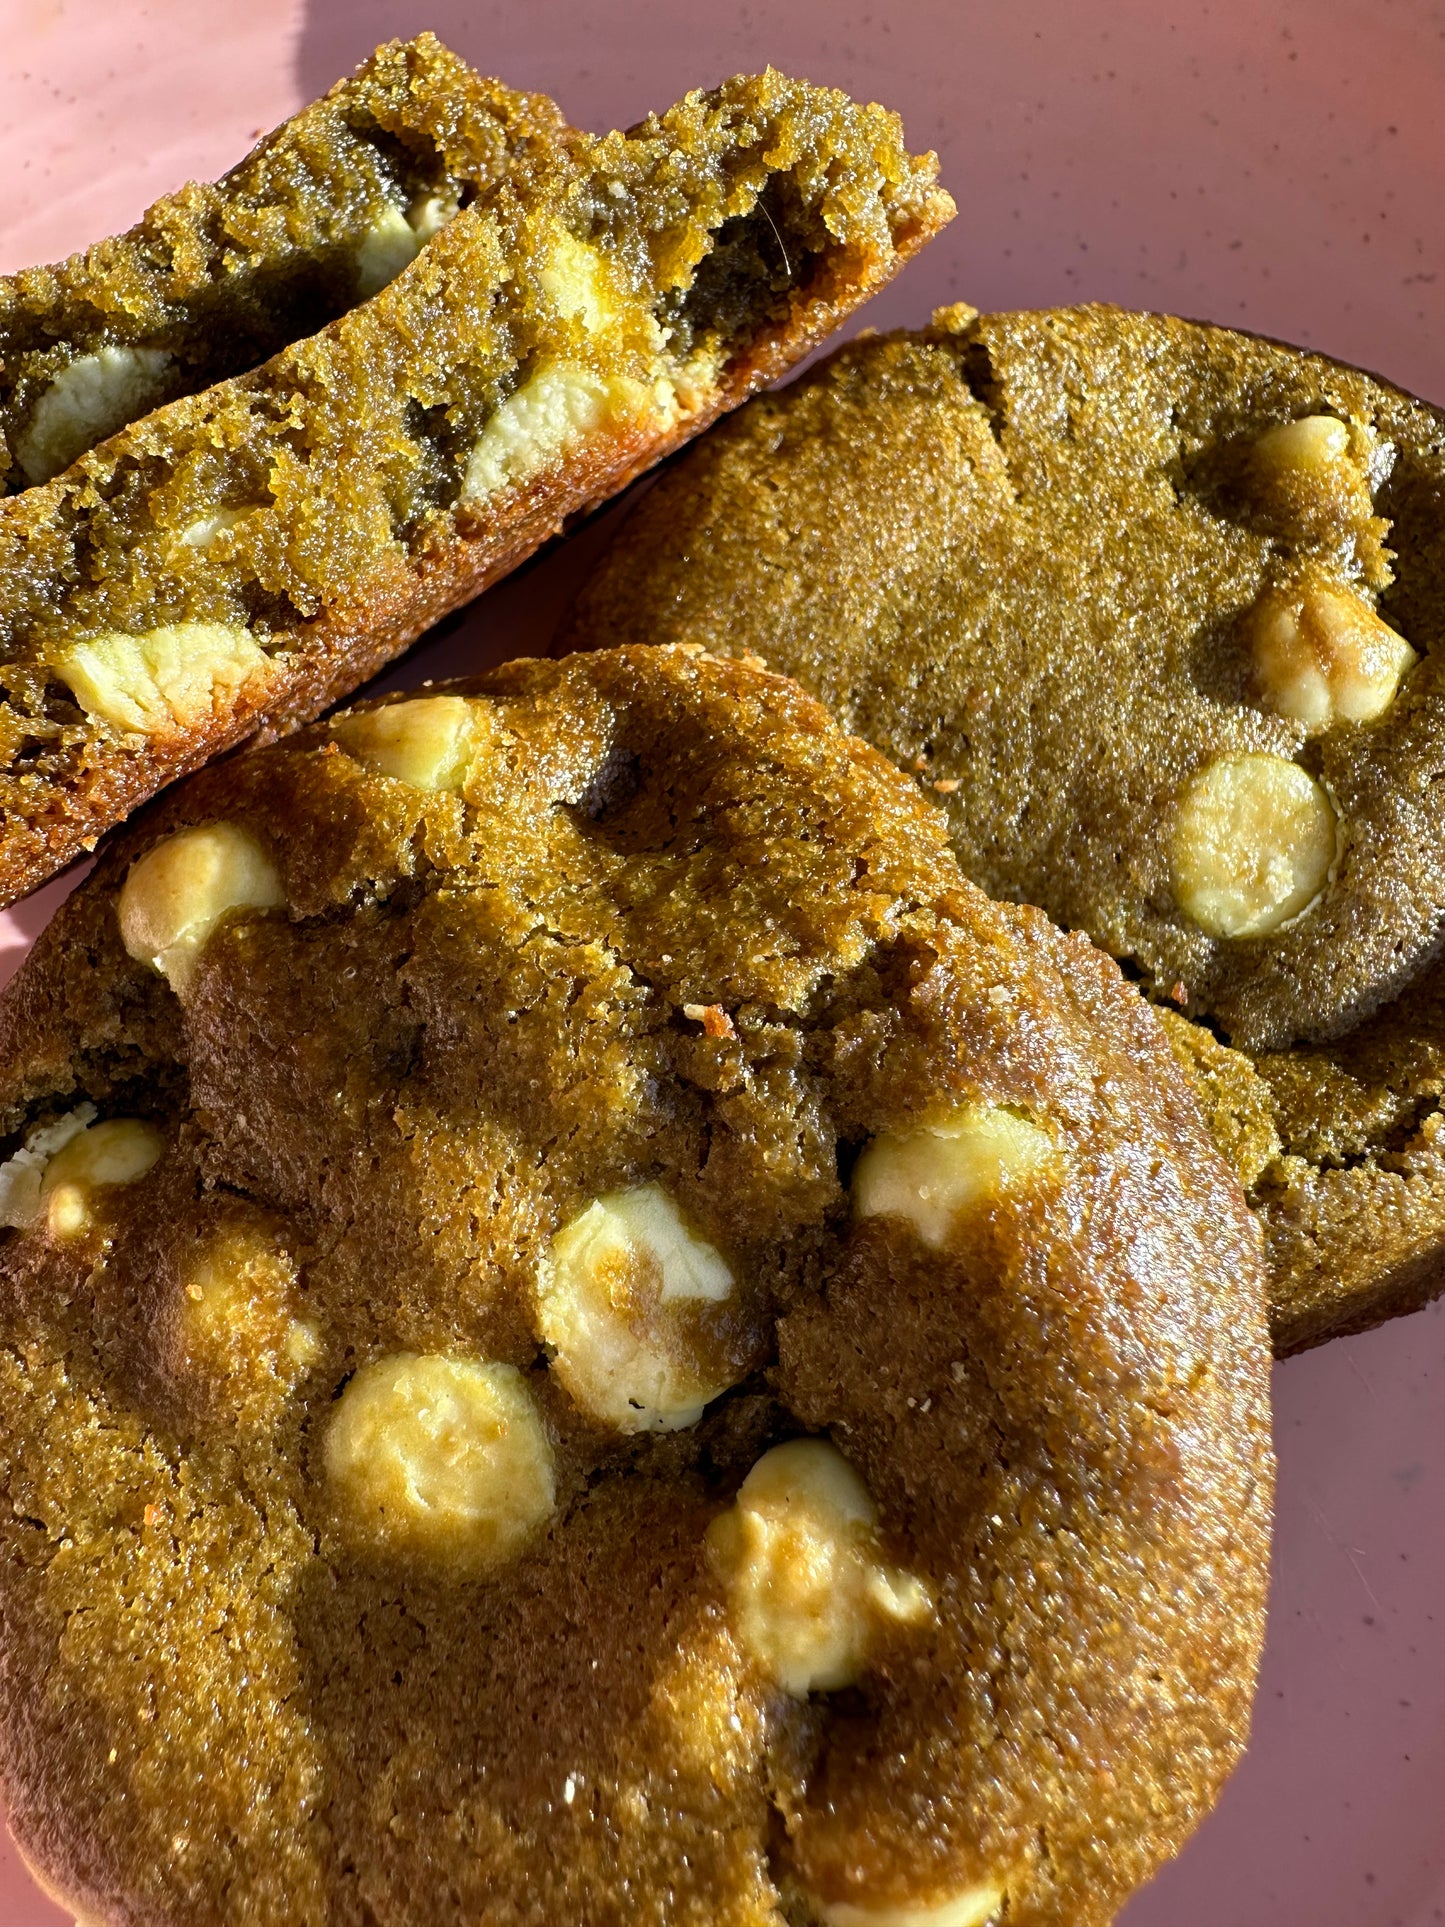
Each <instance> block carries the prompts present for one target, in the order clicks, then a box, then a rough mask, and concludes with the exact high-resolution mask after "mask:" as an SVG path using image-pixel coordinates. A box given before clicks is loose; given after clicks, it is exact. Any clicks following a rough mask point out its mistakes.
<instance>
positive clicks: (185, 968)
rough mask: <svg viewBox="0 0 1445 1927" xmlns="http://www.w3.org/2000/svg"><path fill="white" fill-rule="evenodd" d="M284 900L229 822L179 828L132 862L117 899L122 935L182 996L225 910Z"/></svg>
mask: <svg viewBox="0 0 1445 1927" xmlns="http://www.w3.org/2000/svg"><path fill="white" fill-rule="evenodd" d="M285 901H286V896H285V892H284V890H283V889H282V887H281V878H280V876H279V875H278V874H277V871H276V867H275V865H274V864H273V863H272V862H271V860H270V858H269V857H268V856H267V855H266V853H265V851H264V850H263V849H262V848H261V846H260V844H259V843H258V842H257V841H256V839H255V838H254V837H253V836H251V835H249V834H248V833H247V832H246V831H245V830H242V829H239V828H238V827H237V826H236V825H235V824H234V823H207V824H203V825H202V826H200V827H199V828H197V829H192V830H178V831H177V832H176V834H175V835H174V836H168V837H167V838H166V839H165V840H164V842H161V843H157V844H156V846H155V848H154V849H151V850H147V851H146V853H145V855H144V856H143V857H141V858H140V859H139V860H138V861H137V862H135V863H133V864H132V865H131V868H130V873H129V875H128V876H127V877H126V880H125V884H124V887H123V888H122V890H121V893H120V900H119V902H118V903H117V905H116V915H117V917H118V918H119V921H120V935H121V941H122V943H123V944H124V945H125V947H126V949H127V951H128V952H129V953H130V955H131V956H132V957H134V958H136V959H137V960H138V961H139V962H142V963H148V964H149V965H150V966H151V968H152V969H154V970H158V971H159V972H160V973H161V975H162V976H163V977H164V978H166V980H167V981H168V982H169V984H170V986H171V988H172V989H173V990H174V991H175V993H176V995H177V996H178V997H181V998H184V997H185V995H186V994H187V992H188V991H189V989H190V986H191V981H192V979H193V977H194V975H195V970H196V964H197V961H198V960H199V957H200V954H201V951H202V949H203V948H204V947H205V943H206V940H207V938H208V937H209V936H210V935H211V932H212V931H213V930H214V929H215V928H216V925H217V924H218V923H219V922H220V921H221V919H222V918H223V917H224V916H225V915H226V913H227V912H228V911H230V910H272V909H277V908H279V907H280V905H282V904H283V903H284V902H285Z"/></svg>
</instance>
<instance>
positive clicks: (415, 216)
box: [356, 194, 457, 301]
mask: <svg viewBox="0 0 1445 1927" xmlns="http://www.w3.org/2000/svg"><path fill="white" fill-rule="evenodd" d="M456 211H457V198H456V195H455V194H429V195H427V196H426V197H425V198H424V199H422V200H419V201H414V202H413V203H412V205H411V206H410V207H409V208H408V209H407V210H406V212H405V213H403V212H402V210H401V209H400V208H399V207H397V206H396V205H395V203H394V202H388V204H387V206H386V207H385V208H384V209H383V210H382V212H381V213H380V214H378V215H377V217H376V219H375V220H374V221H373V222H372V224H371V226H370V227H369V228H368V229H367V231H366V235H365V237H364V239H363V240H362V243H361V246H360V247H359V248H358V249H357V251H356V292H357V294H358V296H359V297H360V298H361V299H362V300H363V301H369V300H370V299H371V297H372V295H374V294H379V293H380V292H381V290H382V289H383V288H384V287H385V286H386V284H387V283H388V282H389V281H394V280H395V279H396V277H397V276H398V275H399V274H400V273H401V271H402V269H403V268H407V267H410V266H411V264H412V262H413V261H414V260H415V259H416V257H417V256H418V255H419V254H420V253H421V251H422V249H423V248H424V247H425V246H426V244H427V242H428V241H430V240H431V238H432V236H433V235H434V234H439V233H440V232H441V230H442V229H443V228H444V227H445V226H446V224H447V222H448V221H450V220H451V218H452V217H453V215H454V214H455V213H456Z"/></svg>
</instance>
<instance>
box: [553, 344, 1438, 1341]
mask: <svg viewBox="0 0 1445 1927" xmlns="http://www.w3.org/2000/svg"><path fill="white" fill-rule="evenodd" d="M1442 507H1445V431H1442V423H1441V417H1440V416H1439V414H1438V413H1437V411H1436V410H1434V409H1432V408H1430V407H1428V406H1427V405H1426V404H1425V403H1423V402H1419V401H1416V400H1413V399H1412V398H1410V397H1409V396H1406V395H1403V394H1401V393H1400V392H1399V391H1398V390H1395V389H1392V388H1390V387H1388V386H1387V385H1386V384H1384V383H1382V382H1379V381H1376V380H1374V379H1372V378H1371V377H1369V376H1367V375H1363V374H1360V373H1359V372H1358V371H1356V370H1353V369H1348V368H1344V367H1341V366H1340V365H1339V364H1337V363H1334V362H1330V361H1327V360H1325V359H1323V358H1322V357H1320V356H1317V355H1309V354H1305V353H1303V352H1302V351H1300V350H1297V349H1292V348H1288V347H1284V346H1281V345H1279V344H1276V343H1273V342H1268V341H1263V340H1260V339H1258V338H1255V337H1252V336H1246V335H1241V334H1236V333H1232V332H1230V331H1228V330H1226V329H1220V328H1212V327H1206V326H1202V325H1197V324H1194V323H1189V322H1183V321H1177V320H1173V319H1171V318H1169V317H1166V316H1159V315H1147V314H1128V313H1123V312H1121V311H1119V310H1116V309H1109V308H1101V307H1091V308H1079V309H1069V310H1061V311H1056V312H1050V313H1039V314H1013V315H993V316H974V315H972V313H971V312H970V311H963V310H951V311H945V312H944V313H943V314H942V315H940V316H939V317H938V318H937V320H936V324H935V326H934V327H933V328H932V329H929V330H926V331H924V332H922V333H920V334H907V335H895V336H888V337H885V338H876V337H875V338H869V339H865V340H862V341H860V342H857V343H855V344H853V345H852V346H850V347H847V348H845V349H843V350H841V351H840V352H839V353H838V354H836V355H834V356H833V357H832V358H831V359H830V360H828V361H826V362H824V363H823V364H822V365H821V366H820V367H819V368H818V369H816V370H815V371H814V372H813V373H812V374H811V375H809V376H808V377H807V378H806V379H805V380H803V381H801V382H799V383H798V384H796V385H795V386H794V387H792V388H791V389H788V390H786V391H785V392H783V393H782V394H779V395H772V396H767V397H764V398H763V399H761V400H760V401H758V402H756V403H754V404H753V405H752V406H751V407H750V408H749V409H748V410H747V411H745V413H744V414H743V415H741V416H739V417H738V418H737V419H736V420H735V421H734V422H732V423H731V424H729V425H728V426H727V427H726V428H724V429H722V430H720V431H719V433H718V434H716V435H715V436H712V437H710V438H709V439H708V441H707V442H706V444H705V445H703V446H701V447H700V448H699V449H697V450H696V451H695V452H694V453H693V454H692V455H691V456H690V457H689V459H688V460H687V461H685V462H682V463H680V464H679V465H678V466H677V467H676V468H675V469H674V470H673V471H672V473H671V474H670V475H669V476H667V477H665V478H664V480H663V481H662V482H661V483H660V484H659V485H658V487H657V488H655V489H654V490H653V491H652V492H651V493H650V494H649V495H647V496H646V497H644V498H643V500H642V502H641V504H640V506H639V507H638V509H637V511H636V512H635V513H634V515H633V516H632V517H631V519H630V521H629V522H628V523H627V524H626V525H625V527H624V529H623V531H622V533H621V534H620V536H619V537H618V539H617V540H616V542H615V543H614V545H613V547H612V548H611V550H610V551H609V552H608V554H607V555H606V556H605V557H604V559H603V561H602V563H601V564H600V566H599V569H598V571H597V573H596V574H595V575H594V576H593V578H592V580H591V581H590V582H589V583H588V585H587V586H586V587H585V589H584V590H583V592H582V595H581V598H580V599H579V603H578V605H577V607H576V609H575V610H574V612H573V616H572V619H571V621H570V623H569V624H568V625H567V628H566V630H565V633H564V638H563V639H564V642H566V643H568V644H571V645H584V646H591V645H597V644H607V643H617V642H626V641H629V640H631V639H633V638H634V637H641V636H647V637H649V638H651V639H655V640H657V641H660V642H668V641H685V642H691V643H694V644H702V645H706V646H709V647H716V648H719V649H727V650H731V651H733V652H734V653H739V654H741V653H743V652H746V651H748V650H754V651H757V652H758V653H760V654H761V655H763V656H764V657H766V658H767V660H768V661H769V662H771V663H772V664H773V665H774V666H776V667H778V668H781V669H783V670H785V671H787V672H788V673H790V674H793V675H796V676H798V677H799V678H800V679H801V680H802V681H803V682H804V683H805V684H806V685H807V686H808V687H809V688H810V689H812V690H813V691H814V692H815V693H816V694H818V695H820V696H821V697H823V699H824V700H825V701H827V702H828V703H829V704H830V705H831V706H832V707H833V709H834V710H835V712H836V713H837V714H838V715H839V717H840V719H841V720H842V721H843V722H844V724H845V726H847V727H849V728H853V729H857V730H858V731H859V732H860V733H861V734H863V735H864V736H865V737H867V738H868V740H869V741H871V742H873V743H875V744H876V745H877V746H878V747H879V748H881V749H883V750H886V751H887V752H888V754H889V755H891V756H892V757H893V758H894V759H895V760H896V761H897V762H898V763H900V764H901V765H902V766H903V767H904V768H905V769H907V770H909V771H910V772H911V773H912V774H913V775H914V778H915V780H916V781H917V782H918V783H919V784H920V786H921V787H922V788H923V789H924V790H926V791H927V792H928V793H929V794H931V795H933V796H934V797H936V798H937V800H938V801H939V803H940V804H941V806H942V808H943V810H944V811H945V813H946V815H947V818H948V822H949V827H950V831H951V833H952V837H953V842H954V847H955V850H956V851H957V853H958V855H959V858H960V860H961V862H962V864H963V867H964V869H965V871H966V872H967V873H968V874H969V875H970V876H971V877H973V878H974V880H975V881H977V882H979V883H980V884H982V885H983V886H984V887H985V888H986V889H988V890H989V891H990V892H992V893H994V894H996V895H999V896H1003V897H1009V898H1014V899H1021V900H1025V901H1028V902H1032V903H1037V904H1039V905H1041V906H1042V907H1043V908H1044V909H1045V910H1047V911H1048V912H1049V914H1050V915H1051V916H1052V917H1054V918H1055V919H1056V920H1057V921H1058V922H1060V923H1062V924H1064V925H1066V926H1069V927H1077V928H1082V929H1084V930H1086V931H1087V932H1088V933H1089V934H1090V935H1091V936H1092V937H1093V938H1094V939H1095V941H1096V942H1099V943H1101V944H1102V945H1103V946H1104V947H1105V948H1106V949H1108V950H1110V951H1111V952H1113V953H1114V954H1115V955H1116V956H1119V957H1121V958H1124V959H1127V960H1128V962H1129V965H1130V966H1131V967H1132V968H1133V969H1134V970H1136V971H1137V972H1138V973H1139V974H1140V975H1141V976H1142V978H1143V980H1144V982H1145V984H1146V986H1147V987H1148V988H1149V989H1150V991H1151V993H1152V994H1153V995H1154V996H1155V997H1157V998H1159V999H1160V1000H1162V1001H1166V1002H1169V1001H1172V1002H1174V1003H1176V1004H1177V1005H1178V1006H1179V1007H1180V1008H1181V1009H1182V1010H1183V1011H1185V1012H1186V1013H1187V1015H1188V1016H1189V1017H1190V1018H1192V1019H1203V1020H1205V1022H1206V1024H1207V1025H1208V1026H1209V1029H1208V1030H1201V1029H1196V1032H1195V1034H1194V1036H1193V1037H1192V1038H1191V1037H1187V1036H1184V1035H1183V1034H1182V1033H1180V1036H1181V1048H1183V1049H1184V1051H1185V1054H1186V1056H1187V1057H1188V1058H1189V1059H1190V1061H1192V1062H1193V1061H1202V1059H1203V1058H1206V1057H1209V1056H1210V1054H1211V1052H1212V1051H1213V1050H1214V1049H1215V1048H1216V1045H1215V1038H1214V1036H1212V1035H1211V1034H1210V1032H1211V1031H1214V1032H1218V1033H1222V1035H1223V1036H1224V1037H1225V1038H1226V1039H1227V1040H1228V1041H1229V1042H1230V1043H1232V1044H1234V1045H1235V1046H1237V1047H1239V1048H1240V1049H1241V1050H1244V1051H1246V1052H1247V1053H1248V1056H1249V1058H1251V1059H1253V1060H1254V1067H1255V1069H1256V1070H1257V1072H1258V1076H1257V1077H1256V1076H1255V1075H1254V1074H1253V1073H1252V1071H1251V1066H1250V1064H1249V1063H1248V1062H1247V1061H1245V1060H1244V1059H1239V1060H1236V1064H1235V1068H1234V1070H1233V1071H1232V1072H1231V1073H1230V1082H1231V1089H1232V1090H1234V1091H1235V1095H1236V1096H1242V1099H1243V1101H1244V1105H1245V1108H1244V1111H1243V1112H1242V1113H1239V1114H1235V1113H1234V1112H1233V1111H1231V1109H1230V1106H1229V1105H1228V1104H1226V1105H1224V1107H1223V1109H1222V1110H1221V1111H1220V1112H1219V1114H1220V1116H1221V1118H1222V1119H1223V1118H1225V1117H1227V1118H1228V1123H1227V1125H1226V1128H1225V1130H1224V1133H1223V1138H1222V1141H1223V1142H1226V1143H1228V1142H1230V1141H1233V1142H1235V1143H1237V1144H1240V1145H1241V1147H1242V1149H1243V1152H1244V1155H1243V1156H1242V1157H1241V1160H1240V1162H1239V1165H1238V1169H1239V1173H1240V1176H1241V1178H1242V1179H1243V1180H1244V1181H1245V1182H1246V1184H1247V1185H1248V1186H1249V1187H1250V1195H1251V1199H1252V1202H1254V1203H1255V1204H1256V1206H1257V1207H1258V1208H1259V1209H1260V1210H1261V1211H1262V1213H1263V1214H1264V1216H1265V1220H1266V1229H1267V1236H1268V1239H1269V1243H1270V1248H1271V1254H1272V1260H1273V1271H1274V1287H1273V1295H1274V1328H1275V1336H1276V1342H1277V1344H1278V1345H1279V1346H1280V1348H1281V1349H1286V1350H1288V1349H1293V1348H1295V1347H1296V1346H1298V1345H1301V1344H1305V1343H1310V1342H1313V1341H1315V1340H1317V1339H1319V1338H1322V1337H1326V1336H1329V1335H1330V1334H1331V1333H1332V1332H1334V1331H1338V1330H1345V1329H1352V1328H1355V1327H1358V1326H1361V1325H1367V1324H1372V1323H1374V1322H1377V1320H1378V1319H1380V1318H1381V1317H1384V1316H1387V1315H1389V1313H1391V1312H1393V1311H1396V1310H1400V1309H1406V1308H1409V1307H1410V1306H1412V1305H1414V1304H1417V1303H1419V1302H1420V1301H1421V1299H1422V1297H1424V1296H1425V1295H1428V1293H1429V1291H1430V1290H1431V1289H1433V1288H1434V1286H1435V1282H1436V1280H1437V1279H1438V1277H1439V1275H1440V1272H1441V1248H1442V1244H1445V1186H1442V1183H1441V1181H1440V1180H1441V1174H1440V1173H1437V1172H1435V1171H1434V1169H1433V1157H1434V1153H1433V1148H1432V1147H1433V1137H1432V1138H1431V1140H1430V1143H1429V1144H1426V1143H1425V1142H1424V1141H1423V1140H1421V1139H1419V1137H1418V1127H1419V1126H1420V1124H1421V1123H1422V1122H1425V1121H1428V1119H1430V1118H1433V1117H1434V1100H1433V1097H1428V1102H1427V1108H1426V1109H1425V1110H1423V1111H1422V1110H1420V1109H1419V1108H1418V1106H1419V1104H1420V1103H1421V1102H1422V1101H1423V1100H1426V1099H1427V1093H1426V1092H1425V1091H1424V1088H1423V1085H1422V1084H1421V1080H1420V1066H1419V1063H1418V1061H1417V1064H1416V1069H1415V1070H1413V1071H1412V1072H1411V1073H1410V1074H1409V1076H1408V1077H1407V1078H1406V1080H1405V1081H1404V1082H1403V1083H1402V1082H1401V1081H1400V1078H1399V1076H1398V1075H1397V1071H1398V1066H1399V1061H1400V1049H1399V1045H1400V1032H1401V1028H1402V1026H1403V1027H1404V1029H1405V1030H1406V1031H1407V1032H1408V1031H1409V1030H1410V1027H1411V1024H1412V1021H1413V1017H1414V1014H1415V1013H1416V1011H1417V1009H1418V1008H1419V1007H1420V1000H1421V999H1424V1001H1426V1002H1428V1001H1430V1000H1431V997H1432V995H1433V993H1427V992H1425V991H1424V989H1423V988H1421V985H1422V981H1423V980H1422V973H1424V972H1426V971H1428V970H1429V969H1430V968H1431V966H1432V962H1433V959H1434V956H1435V953H1436V951H1437V949H1438V943H1439V931H1440V929H1441V927H1442V915H1445V842H1442V839H1441V837H1440V834H1439V808H1438V796H1439V794H1440V789H1441V785H1442V783H1445V701H1442V698H1441V693H1440V679H1441V675H1442V673H1445V669H1442V663H1445V656H1442V654H1441V652H1440V651H1439V650H1438V648H1437V641H1438V639H1439V638H1440V636H1441V635H1442V633H1445V512H1442ZM1422 1022H1423V1017H1422ZM1381 1026H1383V1029H1382V1028H1381ZM1422 1053H1423V1054H1424V1056H1426V1057H1428V1058H1429V1062H1430V1065H1431V1066H1432V1067H1433V1068H1431V1069H1429V1071H1428V1078H1434V1079H1437V1080H1438V1078H1439V1076H1440V1073H1441V1072H1442V1071H1445V1058H1442V1057H1440V1055H1439V1054H1438V1053H1437V1052H1436V1051H1435V1049H1434V1047H1433V1045H1430V1044H1428V1043H1427V1042H1425V1041H1423V1040H1421V1041H1420V1043H1419V1045H1418V1048H1417V1047H1414V1046H1412V1049H1411V1055H1412V1056H1413V1058H1414V1059H1415V1060H1420V1058H1421V1056H1422ZM1340 1064H1344V1065H1345V1066H1346V1067H1347V1068H1346V1069H1344V1070H1343V1071H1341V1070H1338V1069H1337V1068H1336V1067H1337V1066H1338V1065H1340ZM1209 1074H1210V1075H1211V1076H1215V1073H1214V1072H1211V1073H1209ZM1341 1077H1344V1078H1346V1079H1347V1080H1355V1081H1356V1082H1359V1081H1360V1080H1363V1084H1364V1085H1365V1086H1366V1087H1367V1091H1353V1092H1352V1094H1351V1095H1350V1096H1349V1097H1348V1098H1344V1099H1342V1098H1341V1096H1340V1091H1339V1086H1340V1080H1341ZM1428 1078H1427V1081H1428ZM1261 1080H1262V1081H1261ZM1326 1087H1328V1088H1326ZM1212 1088H1213V1091H1214V1096H1215V1098H1216V1100H1217V1098H1218V1095H1219V1086H1218V1081H1217V1076H1216V1077H1215V1083H1214V1085H1213V1087H1212ZM1432 1088H1433V1087H1432ZM1231 1101H1232V1100H1231ZM1342 1103H1344V1104H1345V1106H1346V1108H1348V1109H1349V1110H1350V1112H1351V1122H1350V1124H1349V1125H1348V1127H1347V1128H1337V1125H1339V1123H1340V1119H1339V1112H1340V1107H1341V1104H1342ZM1216 1108H1217V1109H1218V1106H1217V1104H1216ZM1432 1129H1433V1126H1432ZM1244 1140H1248V1142H1247V1143H1245V1142H1244ZM1402 1153H1403V1154H1404V1155H1405V1157H1406V1158H1407V1159H1413V1161H1414V1164H1415V1165H1416V1166H1419V1167H1420V1168H1419V1169H1412V1170H1407V1169H1406V1168H1405V1166H1404V1165H1402V1164H1401V1162H1400V1157H1401V1154H1402ZM1417 1153H1418V1155H1417ZM1281 1156H1282V1159H1283V1161H1282V1162H1281V1161H1280V1158H1281ZM1344 1165H1348V1166H1349V1167H1350V1176H1349V1181H1348V1183H1347V1184H1343V1185H1342V1184H1341V1181H1340V1179H1341V1167H1342V1166H1344ZM1426 1166H1429V1167H1430V1169H1429V1170H1428V1171H1426V1169H1425V1167H1426ZM1362 1211H1363V1213H1364V1214H1365V1215H1364V1217H1363V1218H1362V1217H1361V1212H1362Z"/></svg>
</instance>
